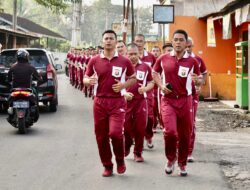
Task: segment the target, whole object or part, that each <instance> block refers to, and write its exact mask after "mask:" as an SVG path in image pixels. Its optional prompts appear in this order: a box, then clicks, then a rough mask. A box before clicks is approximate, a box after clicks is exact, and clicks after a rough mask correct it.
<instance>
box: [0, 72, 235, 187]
mask: <svg viewBox="0 0 250 190" xmlns="http://www.w3.org/2000/svg"><path fill="white" fill-rule="evenodd" d="M58 79H59V107H58V111H57V112H56V113H49V112H48V111H47V110H46V109H44V108H41V115H40V119H39V121H38V122H37V123H36V124H35V125H34V126H33V127H32V128H31V129H30V130H29V132H28V134H26V135H20V134H18V133H17V130H16V129H14V128H13V127H11V126H10V125H9V124H8V123H7V121H6V120H5V118H6V114H1V115H0V152H1V153H0V190H24V189H25V190H45V189H46V190H59V189H60V190H64V189H65V190H100V189H103V190H106V189H113V190H116V189H119V190H123V189H124V190H125V189H129V190H133V189H136V190H147V189H150V190H152V189H154V190H158V189H159V190H161V189H170V190H201V189H202V190H226V189H231V188H230V186H229V185H228V184H227V182H226V180H225V178H224V177H223V174H222V171H221V169H220V167H219V160H218V159H217V157H216V155H215V154H213V152H211V151H210V148H209V147H207V146H205V145H202V144H197V146H196V150H195V157H196V158H197V159H196V160H197V161H196V162H195V163H191V164H189V165H188V167H187V169H188V172H189V176H188V177H179V176H178V175H177V171H175V173H174V174H173V175H170V176H167V175H166V174H165V173H164V165H165V162H166V159H165V156H164V149H163V138H162V133H160V132H158V133H156V134H155V137H154V144H155V147H154V149H152V150H149V149H147V148H145V151H144V154H143V156H144V158H145V162H144V163H135V162H134V161H133V157H132V154H130V155H129V157H128V158H126V165H127V171H126V173H125V174H124V175H118V174H116V173H115V175H114V176H113V177H109V178H104V177H102V176H101V173H102V171H103V167H102V165H101V162H100V159H99V155H98V150H97V145H96V141H95V136H94V130H93V116H92V100H91V99H89V98H85V97H84V96H83V94H82V93H81V92H79V91H77V90H76V89H74V88H73V87H72V86H70V85H69V82H68V78H66V77H65V76H64V75H59V76H58Z"/></svg>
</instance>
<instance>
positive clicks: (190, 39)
mask: <svg viewBox="0 0 250 190" xmlns="http://www.w3.org/2000/svg"><path fill="white" fill-rule="evenodd" d="M187 41H188V42H191V43H192V45H193V44H194V40H193V39H192V38H191V37H188V40H187Z"/></svg>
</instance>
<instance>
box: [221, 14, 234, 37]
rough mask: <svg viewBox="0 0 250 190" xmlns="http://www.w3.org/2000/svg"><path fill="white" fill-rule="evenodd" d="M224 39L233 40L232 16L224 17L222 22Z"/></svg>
mask: <svg viewBox="0 0 250 190" xmlns="http://www.w3.org/2000/svg"><path fill="white" fill-rule="evenodd" d="M222 29H223V33H222V38H223V39H224V40H227V39H231V38H232V24H231V14H230V13H229V14H227V15H224V16H223V22H222Z"/></svg>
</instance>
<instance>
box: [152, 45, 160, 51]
mask: <svg viewBox="0 0 250 190" xmlns="http://www.w3.org/2000/svg"><path fill="white" fill-rule="evenodd" d="M152 49H159V50H160V51H161V48H160V47H159V46H154V47H153V48H152Z"/></svg>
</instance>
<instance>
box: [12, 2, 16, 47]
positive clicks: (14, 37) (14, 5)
mask: <svg viewBox="0 0 250 190" xmlns="http://www.w3.org/2000/svg"><path fill="white" fill-rule="evenodd" d="M12 24H13V31H14V32H15V31H16V25H17V0H13V16H12ZM13 48H16V36H15V33H14V34H13Z"/></svg>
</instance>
